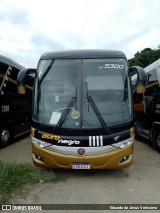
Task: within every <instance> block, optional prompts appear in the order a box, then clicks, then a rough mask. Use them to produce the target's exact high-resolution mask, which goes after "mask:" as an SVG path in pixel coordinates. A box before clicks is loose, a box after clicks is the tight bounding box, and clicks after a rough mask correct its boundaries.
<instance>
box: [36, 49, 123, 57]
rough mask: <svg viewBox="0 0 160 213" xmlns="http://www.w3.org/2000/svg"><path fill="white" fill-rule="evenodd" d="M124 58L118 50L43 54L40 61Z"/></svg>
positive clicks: (88, 50)
mask: <svg viewBox="0 0 160 213" xmlns="http://www.w3.org/2000/svg"><path fill="white" fill-rule="evenodd" d="M106 57H107V58H108V57H111V58H119V57H121V58H126V56H125V54H124V53H123V52H121V51H118V50H97V49H83V50H68V51H57V52H50V53H45V54H43V55H42V56H41V58H40V59H67V58H71V59H72V58H106Z"/></svg>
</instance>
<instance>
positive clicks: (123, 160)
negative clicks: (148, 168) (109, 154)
mask: <svg viewBox="0 0 160 213" xmlns="http://www.w3.org/2000/svg"><path fill="white" fill-rule="evenodd" d="M128 158H129V155H127V156H125V157H123V158H122V159H121V161H120V163H124V162H125V161H127V160H128Z"/></svg>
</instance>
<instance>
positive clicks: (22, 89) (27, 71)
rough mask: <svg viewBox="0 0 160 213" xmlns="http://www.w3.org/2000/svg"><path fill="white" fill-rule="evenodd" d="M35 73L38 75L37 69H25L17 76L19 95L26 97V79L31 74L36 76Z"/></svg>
mask: <svg viewBox="0 0 160 213" xmlns="http://www.w3.org/2000/svg"><path fill="white" fill-rule="evenodd" d="M35 73H36V69H28V68H25V69H22V70H20V72H19V73H18V76H17V89H18V94H21V95H25V93H26V88H25V80H26V77H27V75H29V74H35Z"/></svg>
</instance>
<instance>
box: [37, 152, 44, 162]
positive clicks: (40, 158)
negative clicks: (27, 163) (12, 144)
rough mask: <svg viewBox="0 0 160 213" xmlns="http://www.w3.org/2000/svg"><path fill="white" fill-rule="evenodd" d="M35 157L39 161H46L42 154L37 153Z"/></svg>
mask: <svg viewBox="0 0 160 213" xmlns="http://www.w3.org/2000/svg"><path fill="white" fill-rule="evenodd" d="M35 158H36V159H37V160H39V161H41V162H42V163H44V161H43V158H42V157H41V156H40V155H36V154H35Z"/></svg>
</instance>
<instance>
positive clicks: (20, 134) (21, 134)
mask: <svg viewBox="0 0 160 213" xmlns="http://www.w3.org/2000/svg"><path fill="white" fill-rule="evenodd" d="M30 131H31V130H27V131H25V132H22V133H20V134H18V135H15V136H14V138H17V137H19V136H21V135H24V134H26V133H29V132H30Z"/></svg>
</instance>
